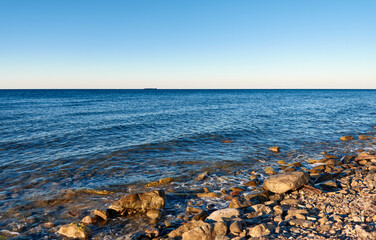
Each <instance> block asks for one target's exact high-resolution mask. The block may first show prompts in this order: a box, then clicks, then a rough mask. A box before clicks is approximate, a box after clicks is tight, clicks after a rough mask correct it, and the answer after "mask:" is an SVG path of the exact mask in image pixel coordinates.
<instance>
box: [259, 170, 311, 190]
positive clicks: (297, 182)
mask: <svg viewBox="0 0 376 240" xmlns="http://www.w3.org/2000/svg"><path fill="white" fill-rule="evenodd" d="M308 180H309V177H308V175H307V174H306V173H304V172H301V171H297V172H289V173H283V174H278V175H275V176H271V177H270V178H268V179H266V180H265V181H264V184H263V187H264V189H265V190H269V191H271V192H273V193H285V192H287V191H290V190H294V189H297V188H299V187H301V186H303V185H304V184H307V183H308Z"/></svg>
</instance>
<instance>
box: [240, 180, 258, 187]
mask: <svg viewBox="0 0 376 240" xmlns="http://www.w3.org/2000/svg"><path fill="white" fill-rule="evenodd" d="M243 185H244V186H247V187H256V186H257V185H258V183H257V181H256V180H251V181H248V182H245V183H243Z"/></svg>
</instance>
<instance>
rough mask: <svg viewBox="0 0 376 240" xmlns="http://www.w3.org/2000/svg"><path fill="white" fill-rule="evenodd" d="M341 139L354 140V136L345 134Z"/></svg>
mask: <svg viewBox="0 0 376 240" xmlns="http://www.w3.org/2000/svg"><path fill="white" fill-rule="evenodd" d="M340 140H341V141H350V140H354V137H352V136H343V137H341V138H340Z"/></svg>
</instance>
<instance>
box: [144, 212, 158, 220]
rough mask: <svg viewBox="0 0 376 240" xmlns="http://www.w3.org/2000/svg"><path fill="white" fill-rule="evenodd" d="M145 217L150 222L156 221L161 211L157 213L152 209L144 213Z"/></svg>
mask: <svg viewBox="0 0 376 240" xmlns="http://www.w3.org/2000/svg"><path fill="white" fill-rule="evenodd" d="M146 216H148V217H149V218H151V219H152V220H156V219H158V218H160V217H161V211H159V210H158V209H152V210H149V211H148V212H147V213H146Z"/></svg>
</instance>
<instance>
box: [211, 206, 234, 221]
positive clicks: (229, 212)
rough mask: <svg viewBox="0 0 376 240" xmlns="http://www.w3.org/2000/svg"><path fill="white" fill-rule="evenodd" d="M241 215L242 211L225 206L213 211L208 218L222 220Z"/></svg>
mask: <svg viewBox="0 0 376 240" xmlns="http://www.w3.org/2000/svg"><path fill="white" fill-rule="evenodd" d="M240 215H241V211H239V210H238V209H236V208H225V209H221V210H217V211H214V212H212V213H211V214H210V215H209V217H208V218H207V220H212V221H215V222H221V221H223V219H224V218H234V217H239V216H240Z"/></svg>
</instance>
